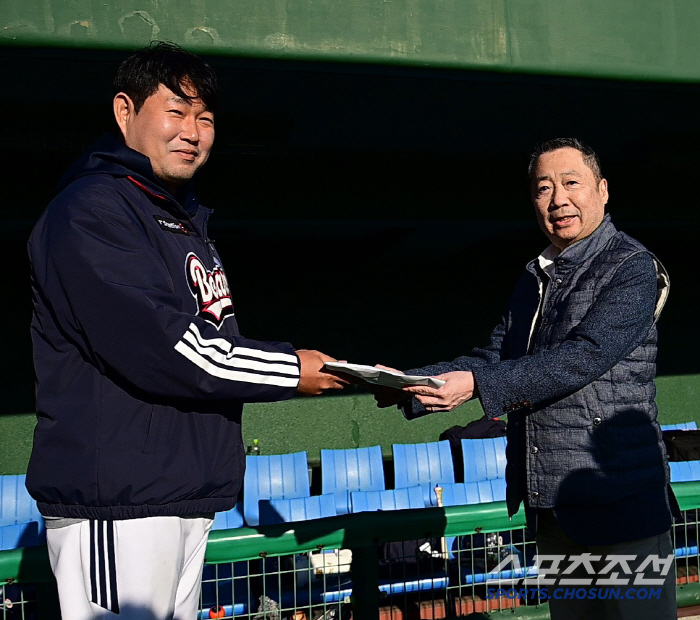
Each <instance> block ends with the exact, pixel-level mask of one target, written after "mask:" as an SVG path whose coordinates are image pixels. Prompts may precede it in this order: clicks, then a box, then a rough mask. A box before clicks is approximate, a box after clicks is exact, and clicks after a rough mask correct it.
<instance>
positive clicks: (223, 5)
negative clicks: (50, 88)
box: [0, 0, 700, 81]
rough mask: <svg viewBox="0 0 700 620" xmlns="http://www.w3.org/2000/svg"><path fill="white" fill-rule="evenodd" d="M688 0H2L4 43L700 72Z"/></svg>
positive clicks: (615, 73) (614, 72)
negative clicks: (175, 46)
mask: <svg viewBox="0 0 700 620" xmlns="http://www.w3.org/2000/svg"><path fill="white" fill-rule="evenodd" d="M699 24H700V4H698V2H697V1H696V0H119V1H116V2H109V3H107V2H105V3H96V2H91V1H89V0H72V1H71V2H66V1H65V0H40V1H36V2H26V1H25V0H2V3H1V4H0V43H2V44H4V45H25V46H26V45H50V46H53V45H58V46H69V47H119V48H123V47H133V46H135V45H143V44H146V43H148V41H149V40H151V39H152V38H161V39H169V40H172V41H176V42H179V43H182V44H184V45H187V46H189V47H191V48H194V49H198V50H200V51H205V52H211V53H217V54H228V55H235V56H249V57H257V58H277V59H279V58H286V59H296V60H325V61H328V60H331V61H351V62H377V63H396V64H403V65H414V66H432V67H452V68H463V69H487V70H496V71H508V72H525V73H535V74H544V73H557V74H565V75H578V76H581V75H587V76H590V75H595V76H598V77H602V76H607V77H623V78H627V79H644V80H691V81H696V80H698V79H699V78H700V60H699V59H700V39H698V37H697V32H698V25H699Z"/></svg>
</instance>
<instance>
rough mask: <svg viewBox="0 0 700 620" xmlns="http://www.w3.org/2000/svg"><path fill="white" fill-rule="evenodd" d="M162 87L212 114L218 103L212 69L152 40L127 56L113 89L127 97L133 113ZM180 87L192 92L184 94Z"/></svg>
mask: <svg viewBox="0 0 700 620" xmlns="http://www.w3.org/2000/svg"><path fill="white" fill-rule="evenodd" d="M160 84H162V85H163V86H165V87H166V88H169V89H170V90H171V91H172V92H173V93H175V94H176V95H177V96H178V97H182V99H184V100H185V101H188V102H189V101H192V100H193V99H196V98H199V99H201V100H202V103H204V105H205V106H206V107H207V109H208V110H210V111H212V112H214V111H216V107H217V105H218V102H219V81H218V79H217V77H216V73H214V70H213V69H212V68H211V67H210V66H209V65H208V64H207V63H206V62H204V61H203V60H202V59H201V58H200V57H199V56H196V55H195V54H192V53H190V52H188V51H186V50H184V49H182V48H181V47H180V46H179V45H176V44H175V43H170V42H168V41H153V42H152V43H151V44H150V45H149V46H148V47H144V48H143V49H140V50H138V51H136V52H134V53H133V54H132V55H131V56H129V57H128V58H127V59H126V60H125V61H124V62H122V64H121V65H120V66H119V69H118V70H117V75H116V77H115V78H114V88H115V90H116V92H117V93H120V92H123V93H126V94H127V95H129V97H130V98H131V100H132V101H133V102H134V108H135V110H136V113H138V112H139V110H140V109H141V106H143V104H144V102H145V101H146V99H148V98H149V97H150V96H151V95H152V94H153V93H155V92H156V91H157V90H158V86H159V85H160ZM183 88H185V89H187V90H190V92H191V90H194V92H195V93H196V94H195V96H192V95H188V94H187V93H185V92H184V90H183Z"/></svg>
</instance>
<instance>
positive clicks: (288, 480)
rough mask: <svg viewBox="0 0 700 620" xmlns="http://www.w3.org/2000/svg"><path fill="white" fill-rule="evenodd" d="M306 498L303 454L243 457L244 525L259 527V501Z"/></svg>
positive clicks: (304, 456) (308, 490)
mask: <svg viewBox="0 0 700 620" xmlns="http://www.w3.org/2000/svg"><path fill="white" fill-rule="evenodd" d="M310 494H311V492H310V486H309V468H308V463H307V458H306V452H295V453H294V454H272V455H267V456H263V455H261V456H247V457H246V472H245V478H244V480H243V517H244V518H245V522H246V524H247V525H249V526H251V527H255V526H256V525H259V524H260V517H259V501H260V500H261V499H263V500H265V499H291V498H293V497H309V495H310Z"/></svg>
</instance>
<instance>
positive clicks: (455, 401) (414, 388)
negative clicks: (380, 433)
mask: <svg viewBox="0 0 700 620" xmlns="http://www.w3.org/2000/svg"><path fill="white" fill-rule="evenodd" d="M297 355H298V356H299V360H300V362H301V378H300V381H299V387H298V388H297V392H299V393H300V394H302V395H304V396H317V395H318V394H321V393H323V392H325V391H326V390H338V389H342V388H344V387H345V386H347V385H349V384H351V383H365V384H367V386H368V388H369V390H370V392H372V394H373V395H374V398H375V400H376V401H377V406H378V407H380V408H385V407H393V406H398V407H401V406H402V405H405V404H407V403H408V401H410V400H411V398H412V397H415V398H417V399H418V401H419V402H420V403H421V404H422V405H423V407H425V409H426V410H427V411H429V412H431V413H433V412H440V411H451V410H452V409H454V408H455V407H458V406H459V405H461V404H462V403H464V402H466V401H468V400H470V399H471V398H473V397H474V396H475V391H476V390H475V386H474V375H473V374H472V373H471V372H468V371H454V372H447V373H444V374H441V375H437V376H435V377H430V378H427V377H408V376H405V375H404V373H402V372H401V371H400V370H395V369H393V368H389V367H388V366H382V365H381V364H377V365H376V366H374V367H371V366H357V365H354V364H345V363H343V362H340V363H338V362H337V360H335V359H333V358H332V357H329V356H328V355H325V354H323V353H321V352H320V351H309V350H306V349H300V350H298V351H297Z"/></svg>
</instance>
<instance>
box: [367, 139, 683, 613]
mask: <svg viewBox="0 0 700 620" xmlns="http://www.w3.org/2000/svg"><path fill="white" fill-rule="evenodd" d="M529 172H530V181H531V191H532V201H533V204H534V206H535V213H536V215H537V220H538V222H539V225H540V228H541V229H542V231H543V232H544V234H545V236H546V237H547V238H548V239H549V241H550V243H551V245H550V246H549V247H548V248H547V249H546V250H545V251H544V252H543V253H542V254H541V255H540V256H539V257H538V258H537V259H536V260H534V261H532V262H531V263H530V264H528V265H527V267H526V270H525V272H524V273H523V275H522V276H521V278H520V280H519V281H518V283H517V284H516V287H515V290H514V291H513V294H512V295H511V298H510V301H509V303H508V307H507V309H506V312H505V313H504V315H503V317H502V319H501V322H500V324H499V325H498V326H497V327H496V329H495V330H494V332H493V334H492V336H491V342H490V343H489V345H488V346H487V347H485V348H483V349H475V350H473V351H472V352H471V354H470V355H468V356H465V357H460V358H457V359H456V360H453V361H452V362H443V363H439V364H435V365H431V366H426V367H423V368H419V369H414V370H410V371H408V372H409V374H418V375H432V376H437V377H439V378H440V379H443V380H444V381H445V384H444V385H443V386H442V387H440V388H439V389H433V388H429V387H410V388H404V390H405V391H404V392H403V394H402V393H397V391H396V390H395V391H393V393H391V392H389V391H386V390H383V391H381V392H377V400H378V403H379V406H389V405H392V404H400V405H401V407H402V408H403V410H404V413H405V414H406V416H407V417H409V418H414V417H418V416H420V415H425V414H426V413H432V412H435V411H450V410H451V409H454V408H455V407H457V406H459V405H460V404H462V403H464V402H466V401H467V400H470V399H471V398H479V399H480V401H481V404H482V406H483V408H484V412H485V413H486V416H487V417H489V418H494V417H498V416H502V415H503V414H507V415H508V427H507V435H508V444H507V468H506V481H507V503H508V511H509V514H511V515H513V514H514V513H515V512H517V510H518V508H519V507H520V505H521V504H523V503H524V504H525V509H526V515H527V518H528V524H529V526H530V528H531V529H532V530H533V531H536V532H537V542H538V548H539V552H540V553H543V554H549V555H556V556H561V559H562V562H561V563H559V565H558V566H559V572H558V573H557V571H556V570H554V577H555V578H557V579H558V578H559V577H560V576H561V577H563V579H571V578H579V579H581V580H582V581H579V582H577V585H574V586H572V584H571V582H568V583H567V582H566V581H561V582H560V583H551V582H550V583H551V585H549V593H550V609H551V613H552V618H553V619H554V620H559V619H566V620H573V619H575V618H582V619H583V618H625V619H626V618H630V619H631V618H634V619H635V620H636V619H639V618H649V619H650V620H651V619H655V620H659V619H665V618H675V617H676V609H675V575H674V570H673V548H672V545H671V540H670V534H669V530H670V527H671V522H672V518H671V504H673V503H674V501H675V500H674V498H673V496H672V494H671V493H670V487H669V472H668V466H667V463H666V453H665V449H664V445H663V441H662V436H661V430H660V428H659V425H658V423H657V409H656V403H655V401H654V397H655V394H656V391H655V387H654V376H655V373H656V365H655V360H656V343H657V330H656V320H657V318H658V316H659V313H660V312H661V309H662V307H663V305H664V302H665V299H666V295H667V290H668V275H667V273H666V271H665V269H664V268H663V266H662V265H661V263H660V262H659V261H658V260H657V259H656V257H655V256H653V255H652V254H651V253H650V252H649V251H648V250H647V249H646V248H644V247H643V246H642V245H641V244H640V243H639V242H637V241H635V240H634V239H632V238H630V237H628V236H627V235H625V234H624V233H622V232H619V231H617V230H616V229H615V227H614V226H613V224H612V222H611V220H610V216H609V215H606V213H605V205H606V204H607V202H608V184H607V181H606V180H605V179H604V178H603V177H602V174H601V172H600V164H599V162H598V158H597V156H596V154H595V153H594V152H593V151H592V150H591V149H590V148H589V147H587V146H585V145H583V144H582V143H580V142H579V141H578V140H575V139H556V140H552V141H550V142H547V143H545V144H543V145H542V146H541V147H540V148H539V149H538V150H537V151H536V152H535V153H534V154H533V156H532V159H531V163H530V170H529ZM411 395H414V396H415V398H413V399H410V396H411ZM583 554H592V556H595V557H592V558H591V559H590V562H588V563H585V562H583V563H582V562H579V564H578V565H579V569H578V570H577V571H576V572H575V573H572V574H565V575H561V573H562V572H563V571H564V570H565V569H567V568H568V567H570V566H572V562H573V563H575V562H577V561H578V560H576V558H581V557H584V556H583ZM620 556H634V557H635V560H634V561H630V562H629V564H628V565H625V566H624V567H622V568H620V567H617V568H613V567H614V566H615V560H614V558H616V557H620ZM565 557H566V560H564V558H565ZM649 558H651V561H650V560H649ZM654 558H657V559H658V558H662V560H659V561H657V562H654ZM593 560H597V562H596V561H593ZM611 562H612V563H611ZM645 562H646V564H645ZM550 568H552V567H551V566H550ZM591 571H592V572H591ZM611 572H617V573H618V574H617V575H613V574H611ZM632 573H634V574H632ZM619 574H622V577H619V579H618V580H617V582H615V578H616V577H618V576H619ZM551 576H552V575H551V574H550V575H548V577H551ZM606 578H607V579H608V580H611V581H610V582H609V583H608V584H607V586H613V585H614V586H615V587H618V588H619V587H622V593H623V597H624V598H622V599H611V600H600V597H603V596H604V595H605V587H606V586H605V585H604V584H605V579H606ZM640 578H644V579H649V580H651V581H646V582H644V581H640ZM596 580H598V581H596ZM555 581H556V579H555ZM586 584H588V585H589V586H590V585H594V587H593V588H589V589H585V587H584V586H585V585H586ZM634 584H637V586H639V585H640V584H642V587H644V584H646V586H647V587H651V586H649V584H653V587H655V588H657V589H658V590H657V592H658V595H657V596H656V597H655V598H653V599H652V598H649V599H648V600H640V598H641V594H642V593H638V592H637V591H636V590H635V588H634ZM557 586H563V589H562V590H561V592H558V591H557ZM627 586H630V587H632V589H631V590H629V594H630V595H631V596H632V598H631V599H630V598H628V597H627V596H626V595H625V593H626V592H628V590H627ZM567 587H568V588H569V589H571V588H572V587H574V589H576V588H580V587H583V588H584V589H582V590H581V591H580V592H579V591H577V592H576V595H572V596H570V597H567V596H566V588H567ZM581 593H583V594H584V598H583V600H581V597H580V596H579V595H580V594H581ZM557 594H559V595H561V596H559V597H557Z"/></svg>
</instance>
